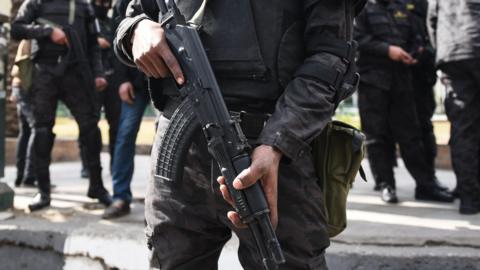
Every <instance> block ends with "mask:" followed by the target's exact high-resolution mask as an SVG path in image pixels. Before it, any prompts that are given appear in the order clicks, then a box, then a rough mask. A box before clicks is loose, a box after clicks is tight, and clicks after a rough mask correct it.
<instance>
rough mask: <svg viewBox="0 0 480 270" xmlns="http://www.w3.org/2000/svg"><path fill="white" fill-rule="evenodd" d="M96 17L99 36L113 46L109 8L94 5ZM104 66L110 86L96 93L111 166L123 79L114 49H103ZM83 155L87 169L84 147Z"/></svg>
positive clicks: (113, 30) (114, 24)
mask: <svg viewBox="0 0 480 270" xmlns="http://www.w3.org/2000/svg"><path fill="white" fill-rule="evenodd" d="M94 8H95V16H96V18H97V19H98V22H99V26H100V33H99V36H100V37H102V38H105V39H106V40H107V41H108V42H109V43H110V44H112V46H113V38H114V35H115V29H116V23H115V21H114V19H113V18H110V17H108V16H107V13H108V11H109V8H107V7H105V6H97V5H94ZM101 54H102V65H103V69H104V73H105V76H106V79H107V83H108V86H107V88H105V89H104V90H103V91H99V92H96V94H97V96H98V97H97V103H98V104H97V106H98V115H99V116H100V115H101V110H102V108H103V110H104V112H105V118H106V119H107V123H108V127H109V130H108V135H109V136H108V139H109V141H108V150H109V153H110V165H111V164H112V163H113V158H114V154H113V153H114V148H115V141H116V137H117V131H118V124H119V121H120V111H121V100H120V97H119V95H118V86H119V81H120V80H122V78H120V77H119V74H118V71H117V70H116V67H118V66H119V65H118V64H117V62H118V60H117V58H116V57H115V53H114V52H113V47H111V48H105V49H101ZM80 149H81V151H82V153H81V156H82V163H83V168H86V166H85V165H86V164H87V162H86V156H85V151H84V150H83V147H81V148H80Z"/></svg>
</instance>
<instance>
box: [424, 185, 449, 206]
mask: <svg viewBox="0 0 480 270" xmlns="http://www.w3.org/2000/svg"><path fill="white" fill-rule="evenodd" d="M415 199H416V200H422V201H434V202H447V203H450V202H453V201H454V200H455V198H454V197H453V196H452V194H451V193H450V192H448V191H444V190H441V189H439V188H438V187H436V186H432V187H417V188H415Z"/></svg>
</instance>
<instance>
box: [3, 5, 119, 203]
mask: <svg viewBox="0 0 480 270" xmlns="http://www.w3.org/2000/svg"><path fill="white" fill-rule="evenodd" d="M11 35H12V38H14V39H36V40H37V41H38V46H39V49H38V52H37V54H36V56H35V58H34V61H33V63H34V65H33V67H34V68H33V73H32V81H33V82H34V83H32V89H31V92H32V96H31V100H32V110H33V118H34V119H33V120H34V125H33V132H34V133H33V134H34V138H33V149H34V156H35V159H34V161H35V164H34V168H35V176H36V177H37V181H38V187H39V193H38V194H37V196H35V198H34V199H33V201H32V203H31V204H30V205H29V206H28V207H29V209H30V211H36V210H40V209H42V208H45V207H48V206H50V170H49V167H50V161H51V151H52V147H53V143H54V139H55V135H54V133H53V132H52V128H53V126H54V124H55V116H56V109H57V103H58V101H60V100H61V101H63V102H64V103H65V105H66V106H67V107H68V109H69V110H70V112H71V113H72V115H73V116H74V118H75V120H76V122H77V123H78V126H79V129H80V137H81V140H82V144H83V145H85V148H86V149H85V150H86V155H87V159H88V169H89V171H90V182H89V187H88V191H87V196H88V197H90V198H95V199H98V200H99V201H100V202H101V203H103V204H104V205H110V204H111V197H110V195H109V194H108V191H107V190H106V189H105V187H104V186H103V180H102V173H101V172H102V167H101V164H100V151H101V147H102V141H101V135H100V130H99V128H98V126H97V124H98V116H97V113H96V112H97V106H96V102H95V93H94V91H95V88H96V89H97V90H101V89H104V88H105V87H106V85H107V82H106V80H105V75H104V74H103V67H102V63H101V55H100V49H99V47H98V41H97V37H98V35H97V32H96V28H95V16H94V13H93V8H92V7H91V5H90V4H88V3H87V2H86V1H64V0H50V1H37V0H26V1H25V2H23V4H22V5H21V7H20V9H19V11H18V14H17V16H16V18H15V19H14V20H13V22H12V29H11Z"/></svg>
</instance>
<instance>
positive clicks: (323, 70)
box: [294, 63, 343, 89]
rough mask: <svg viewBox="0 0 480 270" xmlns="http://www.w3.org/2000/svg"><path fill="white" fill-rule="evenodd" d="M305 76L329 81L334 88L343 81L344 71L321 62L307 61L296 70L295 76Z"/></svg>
mask: <svg viewBox="0 0 480 270" xmlns="http://www.w3.org/2000/svg"><path fill="white" fill-rule="evenodd" d="M297 76H304V77H310V78H313V79H315V80H320V81H323V82H325V83H327V84H328V85H329V86H330V87H332V88H333V89H338V88H339V87H340V86H341V84H342V82H343V73H342V72H340V71H338V70H335V69H334V68H332V67H328V66H326V65H324V64H321V63H306V64H304V65H302V66H301V67H300V68H299V69H298V70H297V71H296V72H295V75H294V77H297Z"/></svg>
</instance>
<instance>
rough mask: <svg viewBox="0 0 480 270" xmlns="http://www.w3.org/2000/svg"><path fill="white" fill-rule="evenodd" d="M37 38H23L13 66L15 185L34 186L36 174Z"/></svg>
mask: <svg viewBox="0 0 480 270" xmlns="http://www.w3.org/2000/svg"><path fill="white" fill-rule="evenodd" d="M34 42H35V40H26V39H24V40H22V41H21V42H20V44H19V45H18V49H17V55H16V56H15V64H14V65H13V67H12V72H11V76H12V94H11V96H10V97H9V100H10V101H11V102H13V103H15V104H16V105H17V116H18V129H19V131H18V139H17V149H16V153H15V158H16V164H15V165H16V167H17V178H16V179H15V186H16V187H19V186H21V185H22V184H23V186H27V187H34V186H35V182H36V179H35V174H34V169H33V160H32V159H33V158H34V157H33V155H32V154H33V153H32V146H33V140H32V139H33V136H31V134H32V129H31V126H32V125H33V123H34V122H33V113H32V106H31V100H30V95H29V92H30V89H31V86H32V56H33V47H34Z"/></svg>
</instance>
